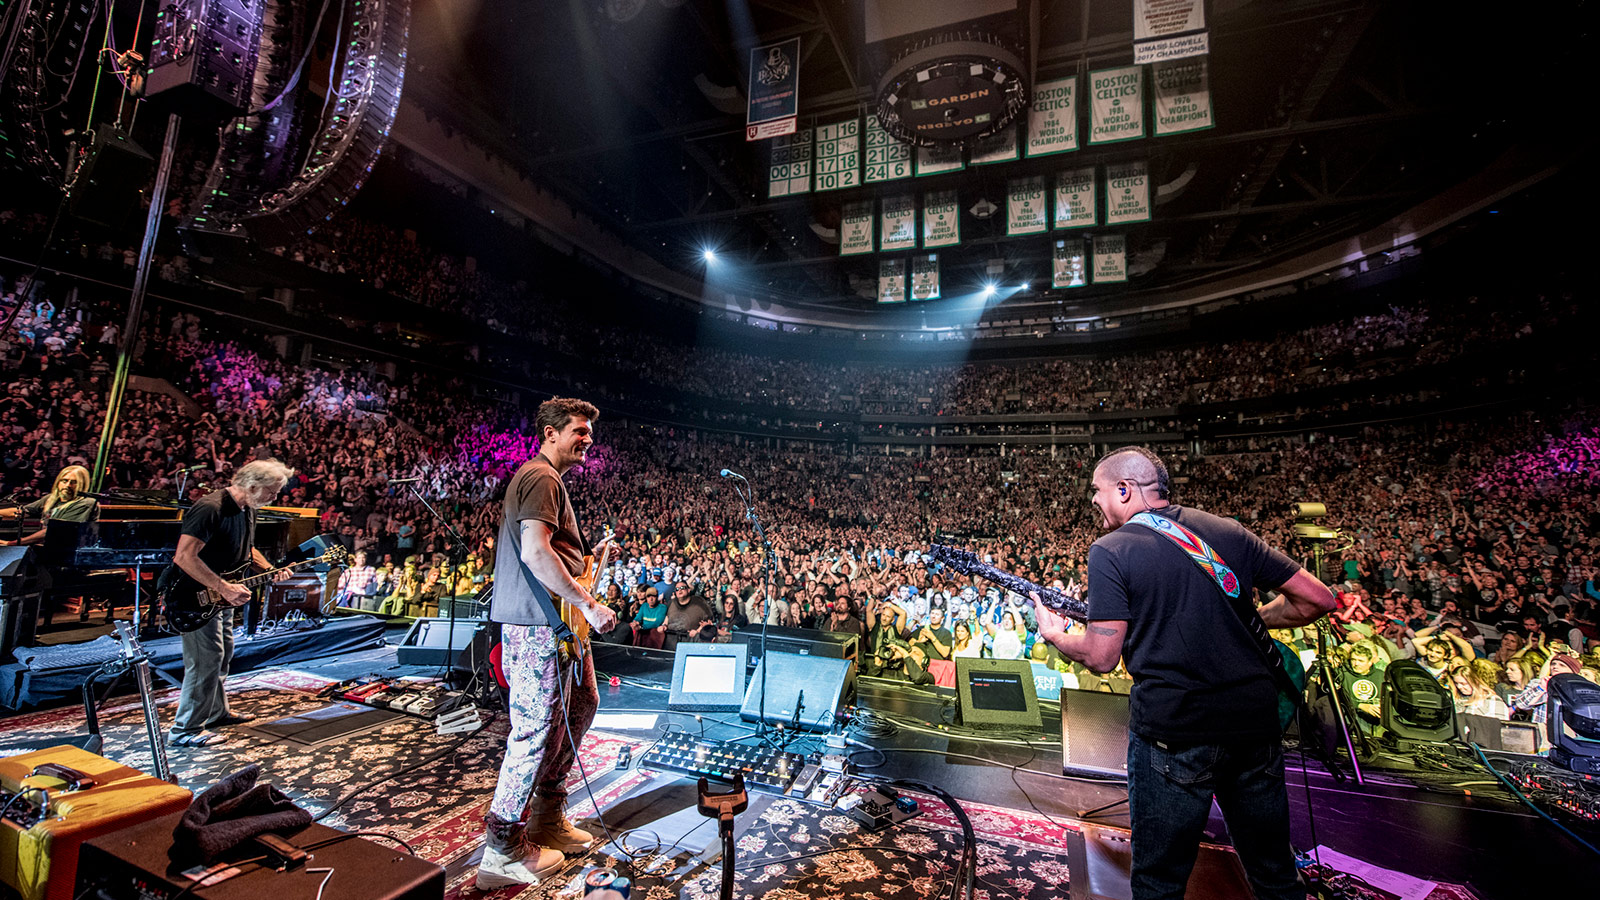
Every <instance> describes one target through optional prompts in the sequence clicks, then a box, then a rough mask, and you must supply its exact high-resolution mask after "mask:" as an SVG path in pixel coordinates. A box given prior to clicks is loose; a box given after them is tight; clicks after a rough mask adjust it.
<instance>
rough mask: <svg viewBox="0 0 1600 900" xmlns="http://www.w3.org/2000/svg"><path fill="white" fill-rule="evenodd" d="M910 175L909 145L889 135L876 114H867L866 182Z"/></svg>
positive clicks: (872, 182)
mask: <svg viewBox="0 0 1600 900" xmlns="http://www.w3.org/2000/svg"><path fill="white" fill-rule="evenodd" d="M910 177H911V145H910V144H902V143H900V142H899V141H897V140H895V139H894V138H892V137H890V136H889V132H887V131H884V130H883V126H882V125H879V124H878V117H877V116H867V178H866V181H867V184H876V183H877V182H880V181H898V180H900V179H902V178H910Z"/></svg>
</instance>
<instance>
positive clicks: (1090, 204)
mask: <svg viewBox="0 0 1600 900" xmlns="http://www.w3.org/2000/svg"><path fill="white" fill-rule="evenodd" d="M1094 193H1095V182H1094V166H1086V167H1084V168H1082V169H1069V170H1067V171H1065V172H1057V173H1056V218H1055V227H1057V228H1087V227H1089V226H1091V225H1094V224H1095V213H1096V205H1095V197H1094Z"/></svg>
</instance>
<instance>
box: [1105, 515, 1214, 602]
mask: <svg viewBox="0 0 1600 900" xmlns="http://www.w3.org/2000/svg"><path fill="white" fill-rule="evenodd" d="M1128 521H1129V522H1138V523H1139V524H1140V525H1143V526H1145V527H1146V528H1149V529H1151V530H1153V531H1155V532H1157V533H1159V534H1161V535H1164V536H1166V537H1167V538H1168V539H1169V540H1171V541H1172V542H1173V543H1174V544H1177V545H1178V547H1179V549H1181V550H1182V551H1183V552H1184V553H1186V554H1188V555H1189V559H1191V560H1193V562H1194V564H1195V565H1197V566H1199V567H1200V569H1201V571H1203V572H1205V573H1206V575H1207V577H1209V578H1210V579H1211V580H1212V581H1214V582H1216V584H1217V587H1219V588H1221V589H1222V592H1223V593H1224V594H1227V595H1228V596H1229V597H1230V598H1231V599H1234V600H1237V599H1239V576H1237V575H1235V574H1234V573H1233V570H1232V569H1230V568H1228V564H1227V563H1225V562H1223V561H1222V557H1220V556H1218V555H1217V551H1215V550H1213V549H1211V545H1210V544H1208V543H1206V542H1205V538H1202V537H1201V536H1200V535H1198V534H1195V533H1194V532H1192V531H1190V530H1189V529H1187V528H1185V527H1183V526H1182V525H1179V524H1178V523H1177V522H1174V521H1172V520H1171V519H1168V518H1166V517H1165V516H1158V515H1156V514H1155V513H1150V512H1142V513H1135V514H1134V515H1133V517H1132V518H1130V519H1129V520H1128Z"/></svg>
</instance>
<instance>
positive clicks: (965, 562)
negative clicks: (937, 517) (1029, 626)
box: [928, 544, 1089, 622]
mask: <svg viewBox="0 0 1600 900" xmlns="http://www.w3.org/2000/svg"><path fill="white" fill-rule="evenodd" d="M928 555H929V556H932V557H933V559H934V561H935V562H942V563H944V564H945V565H947V566H949V567H950V568H952V569H955V570H956V571H957V572H960V573H961V574H963V575H976V576H978V577H979V578H983V579H987V580H989V581H992V582H994V583H995V584H998V585H1000V586H1001V587H1003V588H1005V589H1006V590H1008V591H1014V592H1016V593H1018V594H1021V595H1022V596H1023V597H1027V596H1028V592H1029V591H1032V592H1034V593H1037V594H1038V595H1039V599H1040V600H1042V601H1043V602H1044V605H1045V606H1047V607H1049V608H1050V609H1052V610H1055V612H1056V613H1057V614H1059V615H1063V616H1066V617H1067V618H1069V619H1075V620H1077V621H1079V622H1087V621H1089V604H1088V602H1087V601H1085V600H1083V599H1081V598H1078V597H1072V596H1069V595H1067V594H1063V593H1061V592H1060V591H1057V590H1054V589H1051V588H1047V587H1045V586H1043V585H1038V584H1034V583H1033V582H1031V581H1029V580H1028V579H1026V578H1020V577H1018V576H1016V575H1013V574H1011V573H1010V572H1007V571H1004V570H1002V569H996V568H995V567H994V566H991V565H989V564H988V563H986V562H984V561H983V560H981V559H979V558H978V554H976V553H973V552H972V551H971V550H962V549H961V548H959V547H947V546H945V545H944V544H934V545H933V548H932V549H931V550H930V552H929V554H928ZM1029 602H1030V603H1031V602H1032V601H1031V600H1030V601H1029Z"/></svg>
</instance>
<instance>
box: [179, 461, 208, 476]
mask: <svg viewBox="0 0 1600 900" xmlns="http://www.w3.org/2000/svg"><path fill="white" fill-rule="evenodd" d="M205 467H206V464H205V463H195V464H194V465H192V466H184V467H183V468H181V469H179V470H178V474H179V475H182V474H183V473H184V472H198V471H200V470H201V469H204V468H205Z"/></svg>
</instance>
